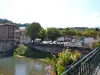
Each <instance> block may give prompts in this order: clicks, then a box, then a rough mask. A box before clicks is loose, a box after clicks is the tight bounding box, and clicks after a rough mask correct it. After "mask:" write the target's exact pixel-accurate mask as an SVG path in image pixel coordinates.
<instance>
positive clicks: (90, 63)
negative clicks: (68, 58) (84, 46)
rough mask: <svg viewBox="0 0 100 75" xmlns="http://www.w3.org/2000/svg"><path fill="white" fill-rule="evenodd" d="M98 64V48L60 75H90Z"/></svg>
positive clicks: (99, 54) (99, 49)
mask: <svg viewBox="0 0 100 75" xmlns="http://www.w3.org/2000/svg"><path fill="white" fill-rule="evenodd" d="M99 62H100V47H98V48H96V49H94V50H93V51H91V52H90V53H88V54H87V55H86V56H84V57H83V58H82V59H80V60H79V61H78V62H76V63H75V64H73V65H72V66H71V67H70V68H69V69H67V70H66V71H65V72H63V73H62V75H92V73H93V72H94V70H95V68H96V67H97V65H98V63H99Z"/></svg>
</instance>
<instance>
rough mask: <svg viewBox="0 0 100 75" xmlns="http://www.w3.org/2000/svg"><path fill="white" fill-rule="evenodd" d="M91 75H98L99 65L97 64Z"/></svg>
mask: <svg viewBox="0 0 100 75" xmlns="http://www.w3.org/2000/svg"><path fill="white" fill-rule="evenodd" d="M92 75H100V63H99V64H98V66H97V67H96V69H95V71H94V73H93V74H92Z"/></svg>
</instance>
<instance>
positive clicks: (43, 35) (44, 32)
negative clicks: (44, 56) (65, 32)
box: [38, 28, 46, 41]
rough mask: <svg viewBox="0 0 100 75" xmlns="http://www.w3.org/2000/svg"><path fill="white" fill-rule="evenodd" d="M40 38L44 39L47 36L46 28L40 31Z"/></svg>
mask: <svg viewBox="0 0 100 75" xmlns="http://www.w3.org/2000/svg"><path fill="white" fill-rule="evenodd" d="M38 38H39V39H41V40H42V41H43V40H44V39H45V38H46V30H45V29H43V28H41V30H40V32H39V33H38Z"/></svg>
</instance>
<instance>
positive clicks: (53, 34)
mask: <svg viewBox="0 0 100 75" xmlns="http://www.w3.org/2000/svg"><path fill="white" fill-rule="evenodd" d="M59 36H60V31H59V29H57V28H47V37H48V39H49V40H52V41H54V40H56V39H57V38H58V37H59Z"/></svg>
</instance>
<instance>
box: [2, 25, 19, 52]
mask: <svg viewBox="0 0 100 75" xmlns="http://www.w3.org/2000/svg"><path fill="white" fill-rule="evenodd" d="M17 29H18V27H17V26H15V25H14V24H11V23H4V24H0V51H1V50H2V51H6V50H9V49H11V48H12V47H13V46H14V43H15V41H14V38H15V36H14V35H15V30H17Z"/></svg>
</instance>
